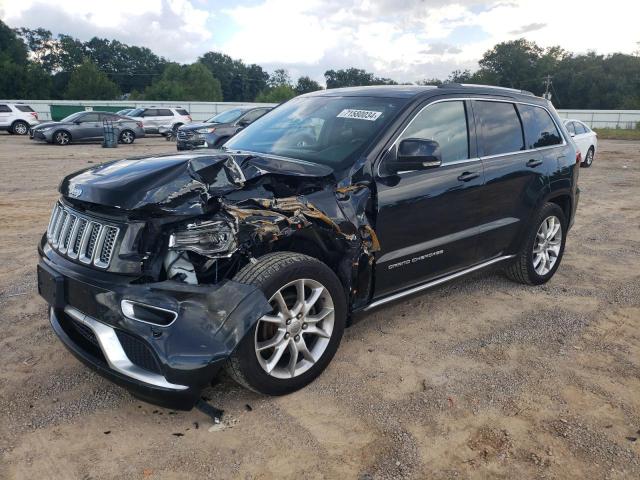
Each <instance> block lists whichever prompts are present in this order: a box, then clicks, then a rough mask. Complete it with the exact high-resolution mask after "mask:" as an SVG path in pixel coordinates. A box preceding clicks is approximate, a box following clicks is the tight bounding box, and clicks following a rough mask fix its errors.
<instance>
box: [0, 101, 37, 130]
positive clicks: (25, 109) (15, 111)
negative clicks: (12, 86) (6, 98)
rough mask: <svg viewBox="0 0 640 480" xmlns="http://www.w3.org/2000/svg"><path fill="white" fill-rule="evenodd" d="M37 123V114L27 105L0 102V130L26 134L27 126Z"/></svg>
mask: <svg viewBox="0 0 640 480" xmlns="http://www.w3.org/2000/svg"><path fill="white" fill-rule="evenodd" d="M39 123H40V122H39V121H38V114H37V113H36V112H35V111H34V110H33V108H31V107H30V106H29V105H24V104H22V103H0V130H6V131H7V132H9V133H13V134H15V135H26V134H27V133H29V128H31V127H33V126H35V125H38V124H39Z"/></svg>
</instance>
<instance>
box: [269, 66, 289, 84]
mask: <svg viewBox="0 0 640 480" xmlns="http://www.w3.org/2000/svg"><path fill="white" fill-rule="evenodd" d="M267 83H268V84H269V87H271V88H274V87H281V86H283V85H284V86H287V87H292V86H293V85H292V83H291V76H290V75H289V72H287V71H286V70H285V69H284V68H278V69H277V70H275V71H274V72H273V73H272V74H271V75H269V81H268V82H267Z"/></svg>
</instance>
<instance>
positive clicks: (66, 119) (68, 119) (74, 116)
mask: <svg viewBox="0 0 640 480" xmlns="http://www.w3.org/2000/svg"><path fill="white" fill-rule="evenodd" d="M84 114H85V112H76V113H72V114H71V115H69V116H67V117H64V118H63V119H62V120H60V121H61V122H73V121H75V120H76V119H77V118H78V117H79V116H81V115H84Z"/></svg>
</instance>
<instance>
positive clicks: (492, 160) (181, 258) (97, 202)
mask: <svg viewBox="0 0 640 480" xmlns="http://www.w3.org/2000/svg"><path fill="white" fill-rule="evenodd" d="M579 163H580V158H579V155H578V154H577V153H576V147H575V145H574V144H573V142H572V141H571V137H570V136H569V135H568V133H567V132H566V131H565V129H564V127H563V125H562V122H561V121H560V120H559V118H558V116H557V114H556V112H555V111H554V109H553V107H552V106H551V105H550V104H549V103H548V102H547V101H545V100H543V99H541V98H537V97H534V96H533V95H531V94H529V93H527V92H521V91H515V90H508V89H499V88H491V87H483V86H462V85H457V84H449V85H444V86H443V87H438V88H431V87H417V86H395V87H366V88H348V89H336V90H327V91H323V92H314V93H312V94H308V95H304V96H301V97H298V98H295V99H293V100H291V101H289V102H287V103H285V104H283V105H281V106H279V107H278V108H276V109H274V110H273V111H272V112H270V113H268V114H267V115H266V116H265V117H263V119H261V121H260V122H257V123H256V124H253V125H250V126H249V127H247V128H246V129H245V130H243V131H242V132H240V133H239V134H238V135H237V136H235V137H234V138H232V139H231V140H230V141H229V142H228V143H227V144H226V146H225V147H224V149H223V150H217V151H209V152H203V153H200V154H178V155H168V156H159V157H153V158H131V159H126V160H119V161H114V162H110V163H105V164H102V165H99V166H93V167H90V168H88V169H86V170H83V171H81V172H77V173H74V174H72V175H70V176H68V177H66V178H65V179H64V180H63V181H62V183H61V185H60V193H61V194H62V196H61V198H60V200H59V201H58V202H57V203H56V205H55V206H54V208H53V213H52V215H51V221H50V223H49V227H48V229H47V232H46V234H45V235H44V236H43V238H42V241H41V244H40V246H39V252H40V257H41V258H40V262H39V265H38V286H39V291H40V293H41V295H42V296H43V297H44V298H45V299H46V300H47V302H48V303H49V304H50V306H51V308H50V320H51V324H52V326H53V328H54V330H55V331H56V333H57V334H58V336H59V337H60V339H61V340H62V341H63V342H64V344H65V345H66V346H67V347H68V348H69V349H70V350H71V351H72V352H73V353H74V354H75V355H76V356H77V357H79V358H80V359H81V360H83V361H84V362H86V363H87V364H89V365H91V366H93V367H94V368H96V369H97V370H98V371H99V372H101V373H102V374H104V375H105V376H107V377H109V378H111V379H112V380H113V381H115V382H117V383H119V384H121V385H124V386H125V387H127V388H128V389H129V390H131V391H132V392H133V393H134V394H135V395H137V396H139V397H142V398H144V399H148V400H151V401H154V402H156V403H160V404H164V405H171V406H174V407H175V406H178V407H183V408H189V407H190V406H191V405H192V404H193V402H194V401H195V399H197V398H198V393H199V391H200V390H201V389H202V388H203V387H204V386H206V385H207V384H209V382H211V380H212V379H213V377H214V376H215V375H216V374H217V373H218V371H219V370H220V369H221V368H223V367H224V368H226V369H227V371H228V372H229V373H230V374H231V375H232V376H233V377H234V378H235V379H236V380H238V381H239V382H240V383H241V384H243V385H245V386H247V387H248V388H251V389H253V390H256V391H258V392H263V393H267V394H276V395H277V394H284V393H287V392H291V391H293V390H296V389H298V388H301V387H303V386H304V385H306V384H308V383H309V382H311V381H312V380H313V379H314V378H315V377H316V376H317V375H318V374H320V372H321V371H322V370H323V369H324V368H325V367H326V366H327V364H328V363H329V362H330V361H331V358H332V357H333V355H334V354H335V352H336V350H337V348H338V344H339V343H340V339H341V337H342V333H343V330H344V328H345V326H347V325H349V323H350V322H352V321H353V318H354V317H355V316H356V314H359V313H361V312H366V311H368V310H370V309H372V308H375V307H377V306H379V305H382V304H385V303H387V302H390V301H394V300H397V299H400V298H402V297H405V296H407V295H410V294H413V293H416V292H420V291H422V290H425V289H427V288H429V287H432V286H434V285H438V284H441V283H443V282H445V281H447V280H450V279H453V278H456V277H460V276H461V275H464V274H465V273H468V272H472V271H475V270H478V269H480V268H483V267H486V266H488V265H493V264H500V265H503V266H504V267H505V269H506V271H507V273H508V275H509V276H510V277H512V278H513V279H515V280H517V281H519V282H523V283H526V284H530V285H538V284H541V283H544V282H546V281H548V280H549V279H550V278H551V277H552V276H553V274H554V273H555V271H556V270H557V269H558V267H559V265H560V260H561V258H562V253H563V249H564V244H565V239H566V235H567V232H568V230H569V228H570V226H571V224H572V221H573V217H574V213H575V210H576V204H577V202H578V187H577V179H578V170H579V169H578V164H579Z"/></svg>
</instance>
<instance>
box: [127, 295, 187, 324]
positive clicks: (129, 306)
mask: <svg viewBox="0 0 640 480" xmlns="http://www.w3.org/2000/svg"><path fill="white" fill-rule="evenodd" d="M134 305H142V306H143V307H147V308H150V309H152V310H160V311H162V312H167V313H170V314H171V315H173V320H171V321H170V322H169V323H167V324H166V325H161V324H159V323H153V322H148V321H146V320H141V319H139V318H137V317H136V316H135V314H134V311H133V306H134ZM120 309H121V310H122V314H123V315H124V316H125V317H127V318H129V319H131V320H135V321H136V322H142V323H146V324H147V325H153V326H154V327H161V328H166V327H169V326H171V325H173V322H175V321H176V319H177V318H178V313H177V312H174V311H173V310H169V309H168V308H161V307H156V306H155V305H149V304H148V303H142V302H136V301H134V300H122V301H121V302H120Z"/></svg>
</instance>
